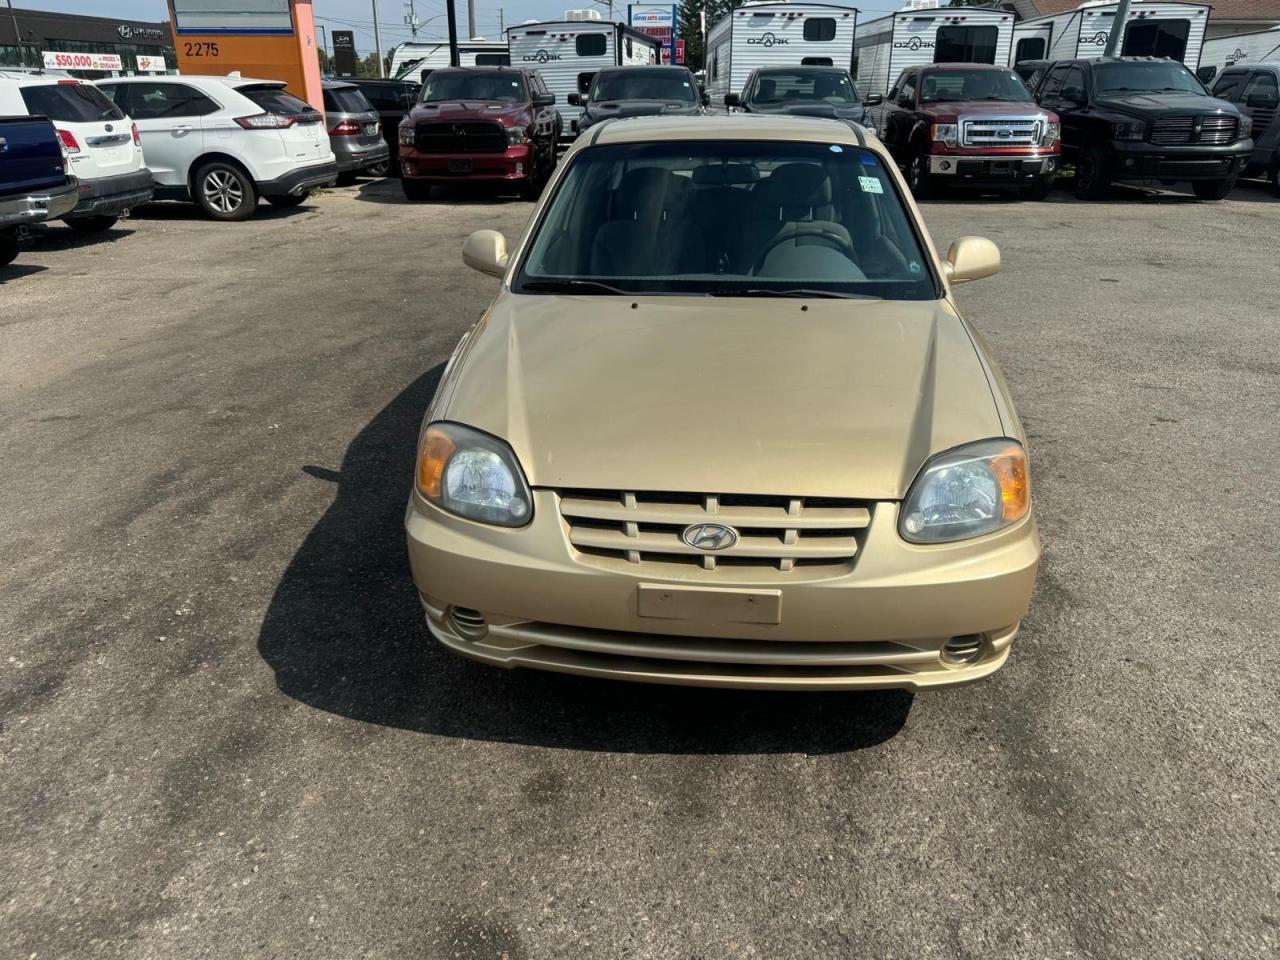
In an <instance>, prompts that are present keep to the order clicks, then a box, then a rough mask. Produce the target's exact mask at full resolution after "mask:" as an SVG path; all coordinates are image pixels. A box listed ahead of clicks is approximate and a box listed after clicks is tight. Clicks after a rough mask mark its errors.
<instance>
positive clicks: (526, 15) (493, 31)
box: [0, 0, 905, 53]
mask: <svg viewBox="0 0 1280 960" xmlns="http://www.w3.org/2000/svg"><path fill="white" fill-rule="evenodd" d="M375 2H376V3H377V5H378V21H379V24H380V29H381V33H382V46H383V49H384V50H389V49H390V48H391V47H393V46H395V45H396V44H397V43H401V42H403V41H405V40H408V39H410V33H409V28H408V27H407V26H405V24H404V17H405V12H406V9H405V7H406V0H313V4H312V6H313V8H314V9H315V13H316V22H317V23H319V24H321V25H323V26H324V27H325V29H326V30H330V31H331V30H353V31H354V32H355V34H356V48H357V49H358V50H359V51H360V52H361V53H367V52H369V51H371V50H372V49H373V4H374V3H375ZM472 2H473V3H475V5H476V33H477V34H479V35H480V36H483V37H488V38H489V39H492V40H496V39H498V38H499V37H500V36H501V33H500V31H499V27H498V23H499V19H498V17H499V13H498V11H499V10H500V9H501V10H502V14H503V18H504V19H503V22H504V23H505V24H506V25H507V26H511V25H512V24H513V23H520V22H521V21H523V20H558V19H560V18H561V17H562V16H564V12H565V10H570V9H578V8H581V7H590V6H593V4H591V3H588V2H586V0H472ZM413 3H414V8H415V11H416V13H417V16H418V19H419V20H420V21H423V23H424V26H423V27H422V28H421V29H420V30H419V34H418V36H419V38H420V39H425V38H432V37H444V36H447V34H448V28H447V26H446V23H447V21H446V19H445V16H444V10H445V5H444V2H443V0H413ZM455 4H456V7H455V9H456V11H457V16H458V35H459V36H465V35H466V32H467V4H466V0H455ZM904 4H905V0H863V2H861V3H859V2H857V0H854V2H853V4H852V5H854V6H857V7H858V8H859V9H860V10H862V11H864V12H865V13H871V12H876V13H879V12H882V11H888V10H896V9H898V8H899V7H901V6H903V5H904ZM13 5H14V6H15V7H17V8H18V9H20V10H21V9H24V8H25V9H28V10H55V11H57V12H59V13H87V14H92V15H93V16H98V17H121V18H123V19H126V20H167V19H168V17H169V9H168V4H167V3H166V2H165V0H13ZM597 9H602V8H597ZM626 9H627V4H626V0H615V2H614V15H615V17H616V18H617V19H625V17H626ZM0 11H4V7H3V6H2V5H0ZM602 12H604V11H603V9H602Z"/></svg>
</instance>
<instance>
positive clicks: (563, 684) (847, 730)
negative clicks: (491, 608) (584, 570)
mask: <svg viewBox="0 0 1280 960" xmlns="http://www.w3.org/2000/svg"><path fill="white" fill-rule="evenodd" d="M442 370H443V365H441V366H438V367H436V368H435V369H433V370H431V371H430V372H428V373H426V374H424V375H423V376H421V377H419V378H418V379H417V380H415V381H414V382H413V383H411V384H410V385H409V386H408V387H407V388H406V389H405V390H404V391H403V392H401V393H400V395H399V396H397V397H396V398H395V400H393V401H392V402H391V403H390V404H388V405H387V406H386V407H385V408H384V409H383V410H382V411H381V412H379V413H378V415H377V416H376V417H374V418H373V420H372V421H370V422H369V424H368V425H367V426H366V427H365V428H364V429H363V430H361V431H360V433H359V434H358V435H357V436H356V437H355V439H354V440H353V441H352V442H351V444H350V446H349V447H348V448H347V452H346V454H345V456H344V458H343V462H342V466H341V470H340V471H336V472H335V471H333V470H331V469H328V468H326V467H323V466H318V465H312V464H299V465H298V469H299V470H301V471H303V472H305V473H306V474H307V475H308V476H311V477H313V478H315V479H316V480H317V481H318V482H332V483H336V485H337V490H336V497H335V499H334V501H333V504H332V505H331V506H330V507H329V509H328V510H327V511H326V512H325V514H324V516H323V517H322V518H321V519H320V521H319V522H318V523H317V524H316V525H315V527H314V528H313V529H312V530H311V532H310V533H309V534H308V535H307V537H306V539H305V540H304V541H303V543H302V546H301V547H300V548H299V550H298V551H297V553H296V554H295V555H294V556H293V558H292V560H291V561H290V562H289V565H288V567H287V569H286V570H285V571H284V575H283V577H282V578H281V580H280V583H279V584H278V586H277V587H276V590H275V594H274V596H273V597H272V599H271V602H270V605H269V606H268V609H267V612H266V616H265V617H264V618H263V623H262V628H261V631H260V634H259V637H258V651H259V653H260V654H261V656H262V658H263V659H264V660H265V661H266V662H267V663H268V664H269V665H270V667H271V668H272V670H273V671H275V678H276V684H277V686H278V687H279V689H280V690H281V691H282V692H284V693H285V694H287V695H288V696H290V697H292V698H294V699H295V700H298V701H299V702H301V703H304V704H306V705H308V706H311V707H314V708H315V709H317V710H324V711H328V712H330V713H333V714H337V715H340V716H344V717H349V718H351V719H353V720H360V721H363V722H365V723H373V724H380V725H384V726H388V727H394V728H398V729H403V730H413V731H418V732H422V733H431V734H436V735H438V736H446V737H459V738H467V739H474V740H484V741H494V742H514V743H524V744H530V745H536V746H545V747H560V748H565V749H574V750H599V751H616V752H624V753H658V754H765V753H806V754H828V753H839V752H845V751H850V750H857V749H861V748H866V747H873V746H876V745H877V744H880V743H883V742H885V741H886V740H889V739H890V738H892V737H893V736H894V735H895V734H897V733H898V731H899V730H901V729H902V727H903V725H904V724H905V723H906V720H907V715H908V714H909V712H910V710H911V705H912V700H913V697H912V695H911V694H909V693H906V692H903V691H897V690H892V691H869V692H864V693H856V694H855V693H806V694H783V693H766V692H756V691H728V690H702V689H694V688H685V687H669V686H651V685H644V684H630V683H622V682H616V681H602V680H593V679H589V678H582V677H572V676H563V675H559V674H551V673H540V672H537V671H530V670H516V671H506V670H502V669H498V668H494V667H487V666H483V665H481V664H476V663H473V662H471V661H469V660H466V659H463V658H460V657H456V656H454V655H453V654H450V653H448V652H447V651H445V650H444V649H443V648H441V647H440V646H439V644H437V643H436V642H435V641H434V640H433V639H431V637H430V635H429V634H428V632H427V628H426V625H425V623H424V622H423V617H422V610H421V607H420V605H419V603H418V598H417V592H416V590H415V588H414V586H413V583H412V581H411V580H410V576H409V565H408V559H407V556H406V553H405V546H404V543H405V540H404V526H403V524H404V509H405V501H406V497H407V495H408V490H409V483H410V482H411V478H412V475H413V458H414V453H415V444H416V441H417V436H418V427H419V423H420V421H421V418H422V414H423V411H424V410H425V409H426V407H427V404H428V403H429V402H430V400H431V397H432V395H433V393H434V392H435V388H436V384H437V383H438V382H439V378H440V375H441V373H442Z"/></svg>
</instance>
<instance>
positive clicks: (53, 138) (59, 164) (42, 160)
mask: <svg viewBox="0 0 1280 960" xmlns="http://www.w3.org/2000/svg"><path fill="white" fill-rule="evenodd" d="M66 182H67V173H66V169H65V164H64V161H63V158H62V146H61V144H60V143H59V142H58V134H57V131H55V130H54V128H53V124H52V123H50V122H49V121H48V120H46V119H45V118H44V117H0V197H7V196H14V195H21V194H28V193H35V192H41V191H49V190H58V189H61V188H62V187H63V186H65V185H66Z"/></svg>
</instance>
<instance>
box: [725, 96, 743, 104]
mask: <svg viewBox="0 0 1280 960" xmlns="http://www.w3.org/2000/svg"><path fill="white" fill-rule="evenodd" d="M724 105H725V106H726V107H740V106H742V97H740V96H738V95H737V94H736V93H726V94H725V95H724Z"/></svg>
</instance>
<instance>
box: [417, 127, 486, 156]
mask: <svg viewBox="0 0 1280 960" xmlns="http://www.w3.org/2000/svg"><path fill="white" fill-rule="evenodd" d="M414 147H415V148H416V149H417V150H418V152H419V153H505V152H506V150H507V132H506V130H504V129H503V127H502V124H500V123H497V122H496V121H492V120H475V121H466V122H461V123H443V122H441V123H420V124H418V129H417V130H416V131H414Z"/></svg>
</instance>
